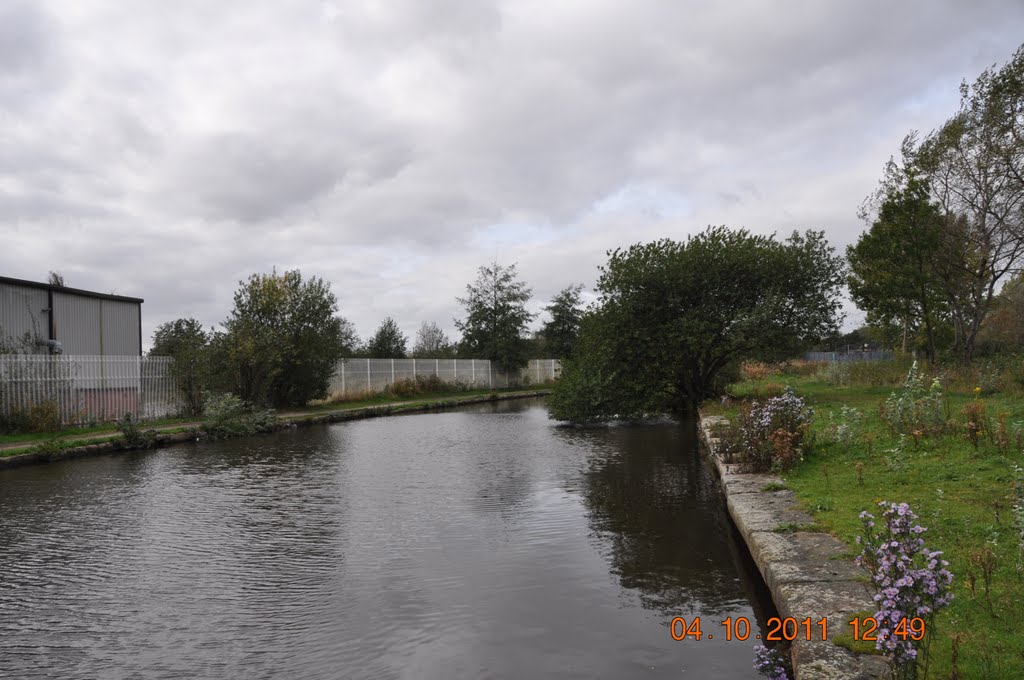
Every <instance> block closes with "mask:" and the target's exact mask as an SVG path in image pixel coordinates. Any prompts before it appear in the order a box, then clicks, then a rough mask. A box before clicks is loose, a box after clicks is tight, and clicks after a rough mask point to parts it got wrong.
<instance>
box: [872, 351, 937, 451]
mask: <svg viewBox="0 0 1024 680" xmlns="http://www.w3.org/2000/svg"><path fill="white" fill-rule="evenodd" d="M881 411H882V420H884V421H885V423H886V424H887V425H888V426H889V429H890V431H892V433H893V434H914V436H915V438H916V437H918V436H920V435H922V434H936V433H940V432H943V431H944V430H945V429H946V420H947V419H946V416H945V404H944V400H943V390H942V381H941V380H940V379H939V378H934V379H933V380H932V382H931V386H930V387H928V388H927V389H926V388H925V378H924V375H923V374H922V373H921V371H920V370H919V369H918V367H917V362H916V361H915V362H914V363H913V364H912V365H911V367H910V370H909V371H908V372H907V377H906V379H905V380H904V381H903V387H902V388H900V389H899V390H896V391H895V392H893V393H892V394H890V395H889V398H888V399H886V400H885V403H883V404H882V409H881Z"/></svg>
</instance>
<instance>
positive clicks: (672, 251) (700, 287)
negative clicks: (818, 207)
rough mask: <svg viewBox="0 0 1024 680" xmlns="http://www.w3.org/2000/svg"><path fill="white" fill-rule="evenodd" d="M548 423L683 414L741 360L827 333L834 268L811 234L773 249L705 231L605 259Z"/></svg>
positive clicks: (839, 270) (759, 241)
mask: <svg viewBox="0 0 1024 680" xmlns="http://www.w3.org/2000/svg"><path fill="white" fill-rule="evenodd" d="M600 271H601V276H600V279H599V281H598V284H597V290H598V292H599V293H600V298H599V300H598V303H597V306H596V307H595V308H594V309H593V310H591V311H590V312H588V313H587V314H586V315H585V317H584V319H583V323H582V328H581V332H580V338H579V342H578V345H577V348H576V350H577V351H576V355H575V357H574V358H573V359H570V360H569V361H567V362H565V363H564V364H563V369H562V378H561V380H560V381H559V383H558V384H557V385H556V386H555V389H554V393H553V394H552V396H551V397H550V398H549V402H548V408H549V413H550V415H551V417H552V418H555V419H559V420H572V421H596V420H607V419H610V418H634V417H642V416H644V415H646V414H650V413H656V412H663V411H670V412H673V413H676V414H680V415H687V414H692V413H693V412H694V411H695V409H696V407H697V405H698V404H699V403H700V402H701V401H702V400H703V399H705V398H706V397H708V396H710V395H712V394H713V393H714V392H715V391H716V389H718V388H720V387H721V386H720V385H719V384H718V380H717V379H718V378H719V377H720V376H721V375H722V374H723V371H728V370H729V369H730V368H731V367H735V366H736V365H738V363H739V362H740V361H742V360H743V359H747V358H763V359H772V358H780V357H782V356H787V355H792V353H794V352H797V351H799V350H801V349H803V348H804V347H807V346H809V345H811V344H813V343H814V342H815V341H817V340H818V339H820V338H822V337H827V336H828V335H829V334H831V333H834V332H835V330H836V329H837V328H838V324H839V319H840V315H839V307H840V302H839V292H840V286H841V284H842V282H843V264H842V260H841V258H839V257H838V256H837V255H835V253H834V249H833V248H831V247H830V246H829V245H828V243H827V242H826V241H825V238H824V234H823V233H822V232H815V231H808V232H806V233H805V234H803V235H801V234H798V233H794V234H793V235H792V236H791V237H790V238H788V239H787V240H786V241H784V242H781V243H780V242H778V241H776V240H775V237H774V236H772V237H768V236H756V235H752V234H750V233H749V232H747V231H746V230H737V231H733V230H730V229H726V228H725V227H709V228H708V229H707V230H705V231H704V232H701V233H700V234H697V235H696V236H691V237H690V238H688V239H687V240H686V242H677V241H672V240H669V239H664V240H661V241H656V242H654V243H647V244H638V245H634V246H631V247H630V248H629V249H627V250H621V249H616V250H614V251H611V252H610V253H609V260H608V264H607V265H606V266H604V267H602V268H601V270H600Z"/></svg>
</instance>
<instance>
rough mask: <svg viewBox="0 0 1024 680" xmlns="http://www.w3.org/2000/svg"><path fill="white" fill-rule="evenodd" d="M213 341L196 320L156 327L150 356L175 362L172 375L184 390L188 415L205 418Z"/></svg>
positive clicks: (171, 322)
mask: <svg viewBox="0 0 1024 680" xmlns="http://www.w3.org/2000/svg"><path fill="white" fill-rule="evenodd" d="M210 337H211V334H210V333H208V332H207V331H205V330H204V329H203V325H202V324H201V323H199V322H198V321H196V320H195V319H176V320H174V321H168V322H167V323H162V324H160V325H159V326H157V328H156V330H155V331H154V332H153V348H152V349H151V350H149V355H150V356H167V357H172V358H173V359H174V364H173V365H172V367H171V375H172V376H173V377H174V379H175V382H176V383H177V384H178V389H180V390H181V395H182V399H183V400H184V404H185V413H186V414H187V415H189V416H201V415H202V414H203V406H204V403H203V393H204V391H205V390H207V389H209V388H210V385H211V377H210Z"/></svg>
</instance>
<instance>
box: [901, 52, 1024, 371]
mask: <svg viewBox="0 0 1024 680" xmlns="http://www.w3.org/2000/svg"><path fill="white" fill-rule="evenodd" d="M914 160H915V162H916V164H917V166H918V167H920V168H921V170H922V172H923V173H924V175H925V177H926V178H927V180H928V183H929V186H930V187H931V190H932V194H933V196H934V198H935V200H936V201H938V203H939V205H940V206H941V208H942V210H943V211H944V213H945V215H946V217H947V222H946V224H947V227H948V230H947V234H946V247H947V252H948V253H949V257H947V258H946V259H945V260H944V261H943V264H944V265H945V269H944V270H943V272H944V274H945V279H944V282H945V284H946V285H947V287H948V290H947V295H946V296H947V299H948V301H949V304H950V314H951V318H952V321H953V324H954V330H955V346H956V349H957V351H958V353H959V354H960V356H961V358H962V359H963V360H964V361H965V362H970V361H971V360H972V359H973V357H974V346H975V343H976V340H977V336H978V332H979V331H980V329H981V326H982V323H983V322H984V320H985V317H986V316H987V315H988V314H989V312H990V311H991V310H992V306H993V300H994V298H995V295H996V291H997V290H998V289H999V285H1000V282H1001V281H1003V280H1004V279H1005V278H1006V277H1008V276H1012V275H1013V274H1014V273H1015V272H1017V271H1019V269H1020V263H1021V259H1022V257H1024V46H1021V48H1019V49H1018V50H1017V52H1016V53H1015V54H1014V56H1013V58H1012V59H1011V60H1010V62H1009V63H1007V64H1006V65H1005V66H1003V68H1001V69H1000V70H998V71H996V70H994V69H986V70H985V71H983V72H982V73H981V75H980V76H978V78H977V80H976V81H975V82H974V83H973V84H971V85H968V84H967V83H966V82H965V83H963V84H962V85H961V86H960V110H959V111H958V112H957V113H956V115H954V116H953V117H952V118H950V119H949V120H948V121H947V122H946V123H945V124H944V125H943V126H942V127H941V128H939V129H938V130H937V131H935V132H933V133H931V134H930V135H929V136H928V137H927V138H926V139H925V140H924V141H923V142H922V143H921V145H920V146H919V147H918V148H917V149H916V150H915V156H914Z"/></svg>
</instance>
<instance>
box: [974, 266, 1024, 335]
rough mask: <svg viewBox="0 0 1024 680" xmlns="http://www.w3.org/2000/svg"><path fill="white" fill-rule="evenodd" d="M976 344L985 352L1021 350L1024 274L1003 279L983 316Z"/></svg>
mask: <svg viewBox="0 0 1024 680" xmlns="http://www.w3.org/2000/svg"><path fill="white" fill-rule="evenodd" d="M978 343H979V346H980V348H981V349H983V351H984V352H985V353H987V354H996V353H1003V354H1007V353H1013V352H1016V353H1019V352H1022V351H1024V273H1018V274H1017V275H1016V276H1014V277H1013V278H1012V279H1010V280H1009V281H1007V282H1006V285H1005V286H1003V289H1002V290H1001V291H1000V292H999V295H998V296H997V297H996V298H995V301H994V305H993V309H992V313H991V314H990V315H989V316H988V317H986V318H985V321H984V324H983V325H982V327H981V331H980V332H979V334H978Z"/></svg>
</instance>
